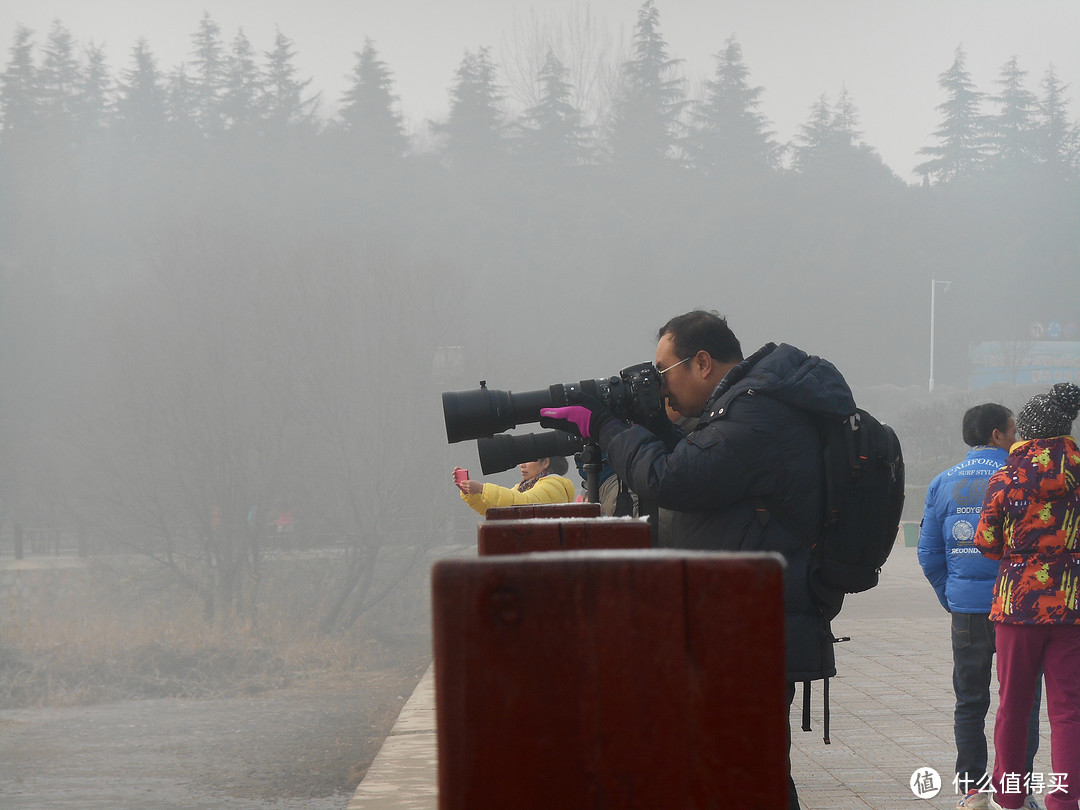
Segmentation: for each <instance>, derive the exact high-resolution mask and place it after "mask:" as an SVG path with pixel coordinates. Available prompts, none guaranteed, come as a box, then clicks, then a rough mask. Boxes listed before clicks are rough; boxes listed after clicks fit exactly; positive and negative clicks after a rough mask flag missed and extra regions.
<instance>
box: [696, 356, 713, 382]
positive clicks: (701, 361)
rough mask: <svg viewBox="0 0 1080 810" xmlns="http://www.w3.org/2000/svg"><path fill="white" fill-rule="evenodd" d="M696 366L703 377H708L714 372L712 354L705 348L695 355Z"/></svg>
mask: <svg viewBox="0 0 1080 810" xmlns="http://www.w3.org/2000/svg"><path fill="white" fill-rule="evenodd" d="M693 362H694V367H695V368H696V369H697V370H698V374H699V375H700V376H701V378H702V379H706V378H708V376H709V375H710V374H712V369H713V359H712V355H711V354H709V353H708V352H707V351H705V350H704V349H701V350H700V351H699V352H698V353H697V355H696V356H695V357H694V361H693Z"/></svg>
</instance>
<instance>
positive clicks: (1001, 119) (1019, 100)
mask: <svg viewBox="0 0 1080 810" xmlns="http://www.w3.org/2000/svg"><path fill="white" fill-rule="evenodd" d="M1026 76H1027V71H1026V70H1021V69H1020V64H1019V60H1018V59H1017V58H1016V57H1015V56H1014V57H1012V59H1010V60H1009V61H1008V62H1006V63H1005V64H1004V65H1003V66H1002V68H1001V72H1000V74H999V77H998V80H997V84H998V86H999V87H1000V88H1001V92H1000V93H999V94H998V95H996V96H993V97H992V100H993V101H994V103H995V104H997V106H998V112H997V114H996V115H991V116H988V117H987V118H986V122H985V126H986V135H987V161H988V164H989V165H991V166H993V167H995V168H1004V167H1008V166H1014V167H1027V166H1031V165H1032V164H1033V163H1034V160H1035V137H1034V130H1035V120H1034V116H1035V114H1036V112H1037V111H1038V99H1036V98H1035V94H1034V93H1032V92H1031V91H1029V90H1028V89H1027V88H1026V87H1024V78H1025V77H1026Z"/></svg>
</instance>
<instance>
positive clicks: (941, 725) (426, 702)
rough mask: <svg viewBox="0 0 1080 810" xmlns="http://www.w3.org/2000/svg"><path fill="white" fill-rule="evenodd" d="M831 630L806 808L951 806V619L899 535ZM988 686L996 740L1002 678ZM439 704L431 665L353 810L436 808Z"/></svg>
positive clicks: (799, 779) (816, 696)
mask: <svg viewBox="0 0 1080 810" xmlns="http://www.w3.org/2000/svg"><path fill="white" fill-rule="evenodd" d="M833 632H834V633H835V634H836V635H837V636H850V637H851V641H848V642H845V643H843V644H840V645H838V646H837V650H836V662H837V669H838V671H839V673H840V674H839V676H838V677H837V678H834V679H833V680H832V681H831V700H830V704H831V709H832V712H831V737H832V744H831V745H824V744H823V743H822V740H821V715H822V705H821V690H820V683H815V684H814V692H813V697H812V704H813V711H812V715H811V717H812V720H811V725H812V727H813V731H811V732H809V733H804V732H803V731H802V730H801V729H800V723H801V720H800V710H801V705H802V701H801V692H800V694H797V695H796V698H795V706H794V707H793V709H792V721H793V722H792V729H793V731H792V752H791V760H792V762H791V767H792V772H793V773H794V775H795V783H796V785H797V786H798V787H799V793H800V797H801V799H802V806H803V810H847V809H848V808H875V810H892V808H896V810H902V809H904V808H912V809H915V808H931V807H933V808H949V807H955V805H956V801H957V797H956V795H955V794H954V792H953V786H952V784H951V780H952V777H953V773H952V768H953V765H954V759H955V750H954V748H953V736H952V706H953V696H952V653H951V648H950V643H949V618H948V615H947V614H946V613H945V612H944V611H943V610H942V609H941V606H940V605H939V604H938V601H937V598H936V597H935V596H934V594H933V591H932V590H931V589H930V586H929V585H928V584H927V583H926V580H925V579H924V578H923V576H922V572H921V571H920V570H919V564H918V560H917V559H916V556H915V549H914V548H908V547H905V546H904V545H903V541H902V539H901V542H900V543H899V544H898V545H897V546H896V548H895V549H894V550H893V553H892V556H891V557H890V559H889V562H888V563H887V564H886V566H885V569H884V571H883V573H882V577H881V583H880V584H879V585H878V586H877V587H876V588H874V589H873V590H872V591H869V592H868V593H865V594H858V595H856V596H851V597H848V601H847V603H846V604H845V606H844V610H843V612H842V613H841V614H840V616H839V617H838V619H837V620H836V621H835V622H834V623H833ZM991 691H992V692H993V693H994V694H992V705H991V707H990V719H989V720H988V723H987V726H988V733H990V735H991V738H992V728H993V720H992V718H993V712H994V709H995V707H996V705H997V695H996V684H995V685H994V687H993V689H992V690H991ZM434 705H435V694H434V684H433V678H432V672H431V671H430V670H429V671H428V673H427V675H425V676H424V678H423V680H421V682H420V684H419V685H418V686H417V688H416V691H415V692H414V693H413V696H412V698H411V699H410V700H409V701H408V703H406V705H405V707H404V709H403V710H402V712H401V715H400V717H399V718H398V722H397V725H396V726H395V728H394V730H393V733H392V734H391V735H390V737H389V738H388V739H387V740H386V743H385V744H384V746H383V749H382V751H381V752H380V753H379V756H378V757H377V758H376V759H375V762H374V763H373V764H372V767H371V769H370V770H369V771H368V774H367V777H366V778H365V779H364V781H363V782H362V783H361V784H360V786H359V788H358V789H357V791H356V794H355V796H354V797H353V799H352V801H350V802H349V805H348V810H436V807H437V804H438V802H437V791H436V786H435V778H436V777H435V771H436V760H435V708H434ZM991 749H992V743H991ZM1049 754H1050V743H1049V726H1048V725H1047V723H1046V720H1045V715H1044V719H1043V724H1042V744H1041V747H1040V751H1039V756H1038V758H1037V759H1036V761H1035V770H1036V771H1037V772H1042V773H1044V774H1049V773H1050V771H1051V770H1052V769H1051V768H1050V759H1049ZM927 767H929V768H933V769H934V770H936V771H937V772H938V773H939V774H941V775H942V777H943V780H944V786H943V787H942V790H941V793H940V794H939V795H938V796H937V797H936V798H934V799H920V798H917V797H916V796H915V795H914V794H913V793H912V791H911V789H910V787H909V782H910V780H911V776H912V774H913V773H914V772H915V771H916V769H918V770H920V771H923V770H924V769H925V768H927ZM753 789H754V788H753V785H747V786H746V790H747V791H753Z"/></svg>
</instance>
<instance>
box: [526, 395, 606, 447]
mask: <svg viewBox="0 0 1080 810" xmlns="http://www.w3.org/2000/svg"><path fill="white" fill-rule="evenodd" d="M567 399H569V400H570V401H571V402H573V403H575V404H573V405H566V406H564V407H562V408H542V409H541V410H540V425H541V427H546V428H555V429H556V430H563V431H566V432H567V433H572V434H575V435H578V436H581V437H582V438H585V439H596V438H597V437H598V436H599V435H600V428H602V427H603V426H604V425H605V424H606V423H607V422H610V421H611V420H612V419H614V418H615V415H614V414H613V413H612V412H611V411H609V410H608V409H607V408H606V407H604V404H603V403H602V402H600V400H598V399H597V398H596V397H594V396H590V395H589V394H586V393H583V392H581V391H571V392H570V395H569V396H568V397H567Z"/></svg>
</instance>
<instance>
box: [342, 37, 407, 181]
mask: <svg viewBox="0 0 1080 810" xmlns="http://www.w3.org/2000/svg"><path fill="white" fill-rule="evenodd" d="M355 56H356V65H355V66H354V67H353V72H352V75H351V76H350V77H349V78H350V79H351V80H352V84H351V86H350V87H349V89H348V90H346V91H345V94H344V95H343V96H342V104H341V111H340V112H339V118H340V120H341V125H342V129H343V130H344V131H345V132H346V133H347V134H348V140H349V142H350V144H351V145H352V146H353V148H355V149H356V151H357V153H358V154H360V155H361V156H362V157H364V158H365V159H375V160H379V159H382V158H388V157H389V158H396V157H401V156H402V155H403V154H405V151H406V149H407V148H408V141H407V140H406V138H405V128H404V126H402V123H401V113H400V112H399V111H398V109H397V104H398V97H397V96H396V95H394V92H393V77H392V75H391V73H390V69H389V68H388V67H387V66H386V63H385V62H383V61H381V60H380V59H379V55H378V53H377V52H376V51H375V45H374V44H373V43H372V41H371V40H370V39H367V38H365V39H364V48H363V50H362V51H360V52H359V53H356V54H355Z"/></svg>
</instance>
